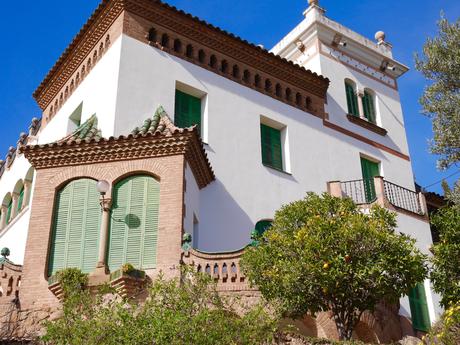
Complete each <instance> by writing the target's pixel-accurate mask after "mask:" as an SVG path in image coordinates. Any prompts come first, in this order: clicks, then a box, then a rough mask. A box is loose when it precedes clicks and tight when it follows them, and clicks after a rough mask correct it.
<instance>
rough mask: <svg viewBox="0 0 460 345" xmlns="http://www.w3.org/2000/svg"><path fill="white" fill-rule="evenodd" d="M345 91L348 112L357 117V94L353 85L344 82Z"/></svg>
mask: <svg viewBox="0 0 460 345" xmlns="http://www.w3.org/2000/svg"><path fill="white" fill-rule="evenodd" d="M345 92H346V94H347V106H348V113H349V114H350V115H354V116H358V117H359V108H358V96H356V92H355V89H354V87H353V85H351V84H350V83H348V82H345Z"/></svg>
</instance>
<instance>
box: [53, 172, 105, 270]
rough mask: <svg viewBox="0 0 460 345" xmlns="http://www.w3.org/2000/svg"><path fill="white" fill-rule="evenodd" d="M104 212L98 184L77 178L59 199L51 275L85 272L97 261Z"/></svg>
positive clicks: (56, 205)
mask: <svg viewBox="0 0 460 345" xmlns="http://www.w3.org/2000/svg"><path fill="white" fill-rule="evenodd" d="M100 221H101V209H100V205H99V193H98V192H97V188H96V181H93V180H90V179H78V180H75V181H72V182H70V183H69V184H68V185H66V186H65V187H64V188H63V189H61V190H60V191H59V192H58V194H57V197H56V203H55V210H54V224H53V234H52V239H51V250H50V259H49V266H48V275H50V276H51V275H53V274H55V273H56V272H57V271H58V270H61V269H63V268H68V267H75V268H79V269H81V270H82V271H83V272H85V273H89V272H91V271H93V270H94V268H95V267H96V264H97V259H98V248H99V232H100Z"/></svg>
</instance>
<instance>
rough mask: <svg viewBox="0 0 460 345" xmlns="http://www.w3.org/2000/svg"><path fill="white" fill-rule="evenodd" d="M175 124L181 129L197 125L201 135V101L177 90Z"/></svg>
mask: <svg viewBox="0 0 460 345" xmlns="http://www.w3.org/2000/svg"><path fill="white" fill-rule="evenodd" d="M174 124H175V125H176V126H177V127H179V128H188V127H191V126H193V125H197V129H198V133H201V99H199V98H197V97H193V96H190V95H188V94H186V93H184V92H182V91H179V90H176V104H175V113H174Z"/></svg>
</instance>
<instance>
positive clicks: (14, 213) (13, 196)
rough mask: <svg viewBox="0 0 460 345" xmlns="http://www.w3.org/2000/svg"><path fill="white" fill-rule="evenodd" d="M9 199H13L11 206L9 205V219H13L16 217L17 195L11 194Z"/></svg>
mask: <svg viewBox="0 0 460 345" xmlns="http://www.w3.org/2000/svg"><path fill="white" fill-rule="evenodd" d="M11 197H12V199H13V204H12V205H11V219H14V218H15V217H16V216H17V215H18V202H19V194H18V193H13V194H12V196H11Z"/></svg>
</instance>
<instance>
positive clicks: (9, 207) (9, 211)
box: [6, 198, 13, 225]
mask: <svg viewBox="0 0 460 345" xmlns="http://www.w3.org/2000/svg"><path fill="white" fill-rule="evenodd" d="M12 213H13V199H12V198H10V201H9V202H8V204H7V211H6V224H7V225H8V224H10V221H11V214H12Z"/></svg>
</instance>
